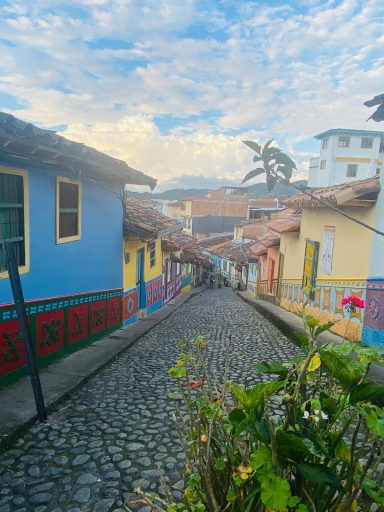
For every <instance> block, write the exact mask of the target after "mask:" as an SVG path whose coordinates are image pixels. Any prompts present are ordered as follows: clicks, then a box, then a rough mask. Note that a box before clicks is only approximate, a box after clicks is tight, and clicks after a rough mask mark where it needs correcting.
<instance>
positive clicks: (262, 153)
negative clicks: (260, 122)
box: [260, 139, 274, 157]
mask: <svg viewBox="0 0 384 512" xmlns="http://www.w3.org/2000/svg"><path fill="white" fill-rule="evenodd" d="M273 140H274V139H270V140H269V141H268V142H266V143H265V144H264V147H263V149H262V150H261V156H263V157H264V153H265V151H267V150H268V148H269V146H270V145H271V144H272V142H273ZM260 149H261V148H260Z"/></svg>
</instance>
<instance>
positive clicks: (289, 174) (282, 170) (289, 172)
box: [275, 165, 293, 180]
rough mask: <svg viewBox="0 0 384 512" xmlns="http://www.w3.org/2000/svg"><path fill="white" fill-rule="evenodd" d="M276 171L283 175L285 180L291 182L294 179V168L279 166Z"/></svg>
mask: <svg viewBox="0 0 384 512" xmlns="http://www.w3.org/2000/svg"><path fill="white" fill-rule="evenodd" d="M275 171H276V172H278V173H281V174H283V175H284V177H285V179H287V180H290V179H291V178H292V172H293V171H292V167H287V166H286V165H278V166H277V167H276V169H275Z"/></svg>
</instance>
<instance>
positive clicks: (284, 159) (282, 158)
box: [276, 152, 296, 169]
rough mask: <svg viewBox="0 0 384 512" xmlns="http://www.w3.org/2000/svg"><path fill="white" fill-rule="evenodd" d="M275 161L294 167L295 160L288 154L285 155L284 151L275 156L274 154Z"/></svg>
mask: <svg viewBox="0 0 384 512" xmlns="http://www.w3.org/2000/svg"><path fill="white" fill-rule="evenodd" d="M276 163H277V164H281V165H284V166H287V167H288V168H293V169H296V164H295V162H294V161H293V160H292V159H291V158H289V156H288V155H286V154H285V153H283V152H281V153H279V154H278V155H277V156H276Z"/></svg>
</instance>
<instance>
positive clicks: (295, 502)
mask: <svg viewBox="0 0 384 512" xmlns="http://www.w3.org/2000/svg"><path fill="white" fill-rule="evenodd" d="M299 503H300V498H299V497H298V496H291V497H290V498H289V500H288V507H296V505H298V504H299Z"/></svg>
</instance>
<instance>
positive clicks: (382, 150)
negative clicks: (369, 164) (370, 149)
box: [379, 139, 384, 153]
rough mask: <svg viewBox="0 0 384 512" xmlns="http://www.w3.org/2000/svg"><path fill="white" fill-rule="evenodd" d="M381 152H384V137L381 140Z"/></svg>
mask: <svg viewBox="0 0 384 512" xmlns="http://www.w3.org/2000/svg"><path fill="white" fill-rule="evenodd" d="M379 153H384V139H381V141H380V147H379Z"/></svg>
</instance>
